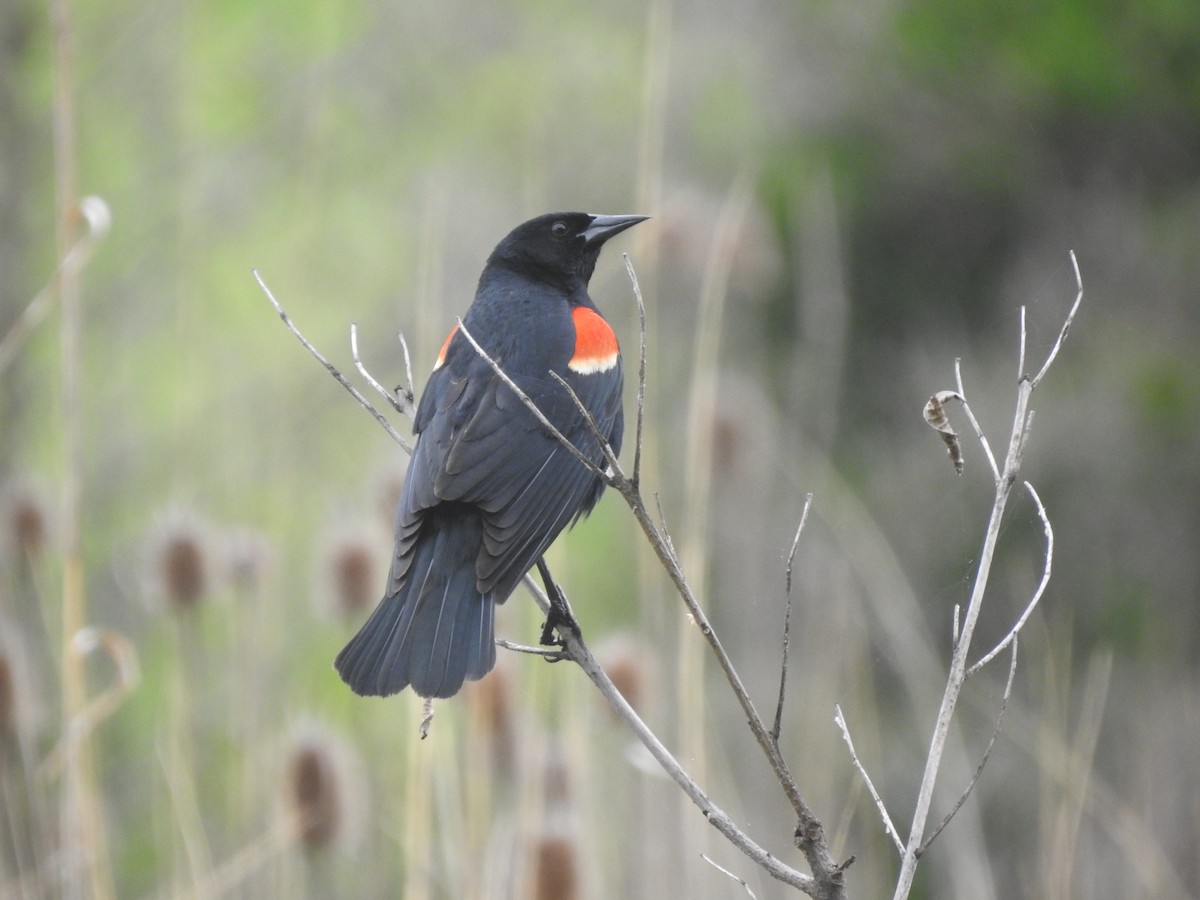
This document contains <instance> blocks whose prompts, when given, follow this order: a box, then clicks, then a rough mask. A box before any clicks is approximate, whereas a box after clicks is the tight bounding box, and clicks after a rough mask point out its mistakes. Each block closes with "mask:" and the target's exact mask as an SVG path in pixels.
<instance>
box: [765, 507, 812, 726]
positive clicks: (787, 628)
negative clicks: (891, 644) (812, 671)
mask: <svg viewBox="0 0 1200 900" xmlns="http://www.w3.org/2000/svg"><path fill="white" fill-rule="evenodd" d="M812 499H813V495H812V494H811V493H808V494H805V495H804V509H803V510H802V511H801V512H800V524H799V525H798V526H796V536H795V538H793V539H792V548H791V549H790V550H789V551H788V556H787V568H786V570H785V577H784V582H785V586H784V593H785V594H786V596H787V605H786V606H785V608H784V613H783V652H782V654H781V662H780V665H779V702H778V703H777V704H775V724H774V725H772V726H771V738H772V739H773V740H774V741H775V744H776V745H778V744H779V733H780V731H781V730H782V728H783V695H784V691H785V689H786V685H787V670H788V645H789V642H790V638H791V629H792V564H793V563H794V562H795V561H796V548H797V547H799V546H800V534H801V532H803V531H804V523H805V522H807V521H808V510H809V508H810V507H811V506H812Z"/></svg>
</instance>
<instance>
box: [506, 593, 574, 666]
mask: <svg viewBox="0 0 1200 900" xmlns="http://www.w3.org/2000/svg"><path fill="white" fill-rule="evenodd" d="M525 577H526V578H527V579H528V578H529V577H530V576H528V575H526V576H525ZM496 646H497V647H503V648H504V649H505V650H511V651H513V652H514V653H527V654H529V655H530V656H544V657H546V658H547V659H555V658H558V657H560V656H561V655H562V651H561V650H559V649H558V648H557V647H530V646H529V645H528V644H518V643H515V642H513V641H508V640H505V639H504V638H496Z"/></svg>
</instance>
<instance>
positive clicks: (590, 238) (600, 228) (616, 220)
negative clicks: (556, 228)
mask: <svg viewBox="0 0 1200 900" xmlns="http://www.w3.org/2000/svg"><path fill="white" fill-rule="evenodd" d="M648 218H650V217H649V216H592V224H591V225H589V226H588V227H587V228H586V229H585V230H584V232H583V240H584V242H585V243H587V244H603V243H604V242H605V241H607V240H608V239H609V238H610V237H612V236H613V235H616V234H620V233H621V232H622V231H624V230H625V229H626V228H632V227H633V226H634V225H636V224H637V223H638V222H645V221H646V220H647V219H648Z"/></svg>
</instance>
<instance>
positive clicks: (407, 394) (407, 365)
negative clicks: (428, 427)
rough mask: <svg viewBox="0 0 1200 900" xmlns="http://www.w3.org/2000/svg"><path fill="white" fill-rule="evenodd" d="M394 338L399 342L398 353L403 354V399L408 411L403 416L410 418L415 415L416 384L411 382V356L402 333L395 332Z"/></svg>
mask: <svg viewBox="0 0 1200 900" xmlns="http://www.w3.org/2000/svg"><path fill="white" fill-rule="evenodd" d="M396 337H397V339H398V340H399V341H400V351H401V352H402V353H403V354H404V379H405V381H404V385H405V387H404V399H405V402H407V403H408V409H407V410H406V411H405V414H406V415H408V416H409V417H410V418H411V417H412V416H414V415H416V403H417V394H416V390H417V389H416V382H415V381H413V373H412V356H411V355H410V354H409V352H408V341H406V340H405V339H404V332H403V331H397V332H396Z"/></svg>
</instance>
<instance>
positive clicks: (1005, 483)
mask: <svg viewBox="0 0 1200 900" xmlns="http://www.w3.org/2000/svg"><path fill="white" fill-rule="evenodd" d="M1071 263H1072V267H1073V268H1074V271H1075V283H1076V286H1077V288H1078V291H1077V293H1076V297H1075V302H1074V303H1073V304H1072V306H1071V309H1070V311H1069V312H1068V313H1067V316H1066V319H1065V320H1064V322H1063V325H1062V328H1061V329H1060V330H1059V334H1058V338H1057V339H1056V340H1055V342H1054V346H1053V347H1052V348H1051V349H1050V352H1049V354H1048V355H1047V357H1046V361H1045V362H1044V363H1043V365H1042V367H1041V369H1040V370H1039V371H1038V373H1037V375H1035V376H1034V377H1033V378H1029V377H1028V376H1026V375H1025V374H1024V369H1025V346H1026V331H1025V314H1024V309H1022V311H1021V327H1020V351H1019V369H1020V377H1019V378H1018V383H1017V402H1016V407H1015V409H1014V411H1013V424H1012V431H1011V433H1010V436H1009V442H1008V450H1007V453H1006V455H1005V458H1004V466H1003V470H1002V471H1001V472H1000V474H999V476H998V477H997V478H996V494H995V498H994V500H993V503H992V511H991V515H990V517H989V519H988V525H987V530H986V533H985V536H984V541H983V546H982V549H981V551H980V555H979V561H978V564H977V568H976V572H975V580H974V583H973V584H972V587H971V595H970V598H969V599H968V601H967V605H966V609H965V612H964V613H963V616H962V621H961V624H960V625H959V626H958V627H957V628H956V629H955V630H956V639H955V642H954V652H953V654H952V657H951V661H950V671H949V674H948V676H947V679H946V687H945V690H944V692H943V694H942V702H941V706H940V708H939V710H938V715H937V720H936V721H935V723H934V728H933V734H932V736H931V738H930V743H929V754H928V756H927V757H926V761H925V772H924V774H923V775H922V778H921V785H920V788H919V790H918V794H917V802H916V807H915V809H914V811H913V818H912V824H911V825H910V827H909V832H908V839H907V843H906V845H905V849H904V853H903V855H902V857H901V863H900V873H899V875H898V877H897V881H896V888H895V892H894V894H893V900H905V898H907V897H908V895H909V892H910V891H911V890H912V885H913V879H914V878H915V876H916V868H917V860H918V858H919V857H920V854H921V852H922V851H923V849H924V848H925V847H926V846H927V844H928V842H927V841H926V839H925V826H926V824H927V822H928V816H929V811H930V807H931V805H932V801H933V792H934V788H935V786H936V784H937V778H938V771H939V769H940V767H941V761H942V756H943V753H944V752H945V748H946V742H947V739H948V737H949V733H950V723H951V720H952V719H953V717H954V710H955V707H956V706H957V703H958V698H959V695H960V694H961V692H962V687H963V684H964V683H965V682H966V679H967V676H968V675H969V674H970V673H971V672H974V671H978V668H979V665H980V664H982V662H983V661H984V660H990V659H991V658H994V655H995V654H994V653H992V654H989V655H988V656H985V657H984V660H981V662H980V663H977V664H976V665H975V666H971V667H970V668H968V663H967V658H968V655H969V654H970V650H971V638H972V636H973V634H974V631H975V625H976V623H977V622H978V620H979V614H980V610H981V608H982V605H983V598H984V594H985V592H986V589H987V584H988V580H989V577H990V574H991V564H992V559H993V557H994V554H995V551H996V544H997V542H998V540H999V536H1000V523H1001V520H1002V519H1003V516H1004V510H1005V508H1006V506H1007V503H1008V498H1009V495H1010V493H1011V491H1012V487H1013V484H1014V483H1015V482H1016V479H1017V475H1018V473H1019V472H1020V471H1021V464H1022V460H1023V455H1024V452H1025V447H1026V445H1027V443H1028V440H1029V431H1030V428H1031V427H1032V424H1033V411H1032V410H1031V409H1030V407H1029V403H1030V397H1031V395H1032V394H1033V390H1034V388H1036V387H1037V385H1038V384H1039V383H1040V382H1041V379H1042V378H1043V377H1044V376H1045V374H1046V372H1047V371H1048V370H1049V368H1050V365H1051V364H1052V363H1053V362H1054V360H1055V358H1056V357H1057V355H1058V351H1059V350H1060V349H1061V347H1062V344H1063V342H1064V341H1065V340H1066V336H1067V333H1068V332H1069V331H1070V327H1071V323H1072V322H1073V321H1074V318H1075V313H1076V311H1077V310H1078V309H1079V305H1080V302H1081V301H1082V299H1083V279H1082V277H1081V276H1080V274H1079V266H1078V263H1077V262H1076V259H1075V254H1074V253H1072V254H1071ZM1030 490H1031V492H1032V488H1030ZM1033 496H1034V498H1035V502H1036V503H1037V504H1038V505H1039V510H1040V511H1039V515H1040V516H1042V521H1043V523H1044V525H1045V527H1047V529H1048V525H1049V523H1048V520H1047V519H1046V518H1045V516H1044V510H1041V508H1040V507H1041V501H1040V500H1038V499H1037V495H1036V493H1033ZM1047 533H1048V535H1050V534H1052V532H1050V531H1048V532H1047ZM1049 545H1050V541H1049V537H1048V546H1049ZM1048 580H1049V557H1047V567H1046V568H1045V569H1044V572H1043V579H1042V582H1041V583H1040V584H1039V585H1038V588H1037V591H1036V594H1035V596H1034V600H1033V601H1031V603H1030V605H1029V607H1027V609H1026V613H1025V614H1023V615H1022V617H1021V619H1020V620H1019V621H1018V624H1017V626H1015V627H1014V629H1013V630H1012V631H1011V632H1010V635H1011V638H1012V640H1011V641H1010V643H1012V642H1015V640H1016V634H1017V632H1018V631H1019V629H1020V626H1022V625H1023V624H1024V622H1025V620H1026V619H1027V618H1028V613H1029V612H1031V611H1032V608H1033V606H1034V605H1035V604H1036V602H1037V600H1038V599H1040V597H1041V594H1042V592H1043V591H1044V589H1045V585H1046V583H1047V582H1048ZM1005 640H1006V641H1007V640H1008V638H1006V639H1005ZM1003 646H1005V643H1004V642H1003V641H1002V642H1001V646H1000V648H999V649H1003Z"/></svg>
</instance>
